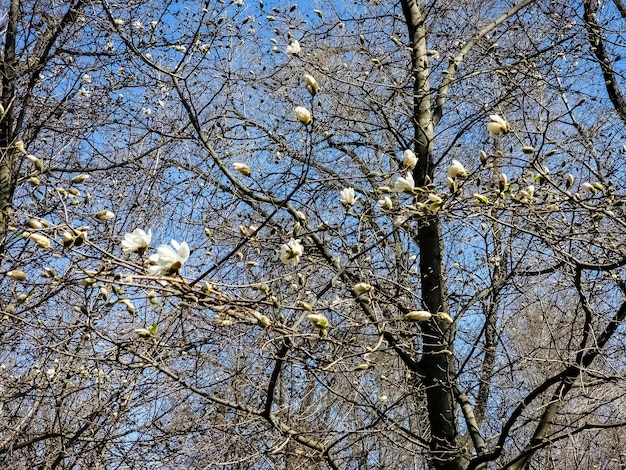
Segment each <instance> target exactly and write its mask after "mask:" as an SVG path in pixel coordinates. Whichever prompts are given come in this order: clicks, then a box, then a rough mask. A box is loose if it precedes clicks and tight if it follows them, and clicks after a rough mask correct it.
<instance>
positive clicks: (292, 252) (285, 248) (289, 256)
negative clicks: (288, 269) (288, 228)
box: [280, 238, 304, 266]
mask: <svg viewBox="0 0 626 470" xmlns="http://www.w3.org/2000/svg"><path fill="white" fill-rule="evenodd" d="M303 254H304V247H303V246H302V245H301V244H300V240H295V239H293V238H291V239H290V240H289V242H287V243H284V244H283V245H281V247H280V261H281V262H282V263H283V264H293V265H294V266H295V265H296V264H298V263H299V262H300V257H301V256H302V255H303Z"/></svg>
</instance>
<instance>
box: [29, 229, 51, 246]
mask: <svg viewBox="0 0 626 470" xmlns="http://www.w3.org/2000/svg"><path fill="white" fill-rule="evenodd" d="M28 238H30V239H31V240H32V241H33V242H35V245H37V246H38V247H40V248H44V249H47V248H50V245H51V243H50V240H49V239H48V238H47V237H44V236H43V235H39V234H37V233H32V234H30V235H29V237H28Z"/></svg>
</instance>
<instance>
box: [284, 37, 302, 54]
mask: <svg viewBox="0 0 626 470" xmlns="http://www.w3.org/2000/svg"><path fill="white" fill-rule="evenodd" d="M301 50H302V48H301V47H300V43H299V42H298V41H296V40H295V39H292V40H291V42H290V43H289V45H288V46H287V50H286V52H287V54H293V55H298V54H300V51H301Z"/></svg>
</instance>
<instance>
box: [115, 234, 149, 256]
mask: <svg viewBox="0 0 626 470" xmlns="http://www.w3.org/2000/svg"><path fill="white" fill-rule="evenodd" d="M151 241H152V230H148V233H146V232H145V231H143V230H141V229H140V228H137V229H135V230H133V231H132V232H130V233H127V234H126V235H124V240H122V251H123V252H124V253H133V252H135V251H137V252H138V253H139V254H140V255H142V254H143V253H144V252H145V251H146V248H147V247H148V245H150V242H151Z"/></svg>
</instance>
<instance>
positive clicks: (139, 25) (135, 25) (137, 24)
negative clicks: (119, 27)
mask: <svg viewBox="0 0 626 470" xmlns="http://www.w3.org/2000/svg"><path fill="white" fill-rule="evenodd" d="M133 28H135V29H136V30H137V31H143V29H144V28H145V26H144V25H143V23H142V22H141V21H139V20H137V21H134V22H133Z"/></svg>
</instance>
